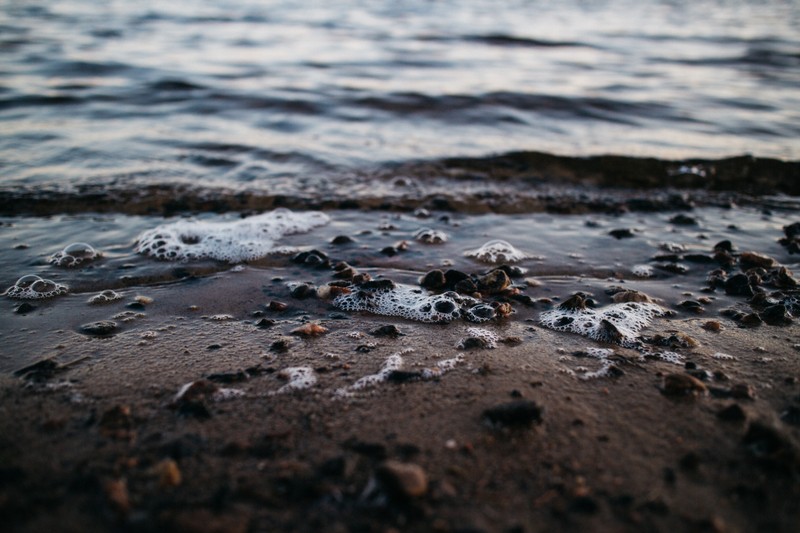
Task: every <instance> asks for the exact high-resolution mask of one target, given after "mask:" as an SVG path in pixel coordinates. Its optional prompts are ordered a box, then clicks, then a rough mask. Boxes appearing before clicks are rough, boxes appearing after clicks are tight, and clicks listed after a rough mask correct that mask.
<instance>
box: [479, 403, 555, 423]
mask: <svg viewBox="0 0 800 533" xmlns="http://www.w3.org/2000/svg"><path fill="white" fill-rule="evenodd" d="M543 413H544V408H543V407H542V406H540V405H539V404H537V403H536V402H534V401H531V400H516V401H513V402H507V403H502V404H499V405H496V406H494V407H490V408H488V409H486V410H485V411H484V412H483V418H484V419H485V420H486V421H487V422H489V423H490V424H491V425H493V426H500V427H514V428H519V427H530V426H532V425H533V424H534V423H535V424H540V423H541V422H542V414H543Z"/></svg>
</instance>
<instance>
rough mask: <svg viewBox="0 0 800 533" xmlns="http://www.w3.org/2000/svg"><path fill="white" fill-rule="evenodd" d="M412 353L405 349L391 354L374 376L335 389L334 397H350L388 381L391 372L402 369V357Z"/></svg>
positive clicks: (410, 350) (409, 349)
mask: <svg viewBox="0 0 800 533" xmlns="http://www.w3.org/2000/svg"><path fill="white" fill-rule="evenodd" d="M413 351H414V349H413V348H406V349H405V350H401V351H399V352H395V353H393V354H392V355H390V356H389V357H387V358H386V361H384V363H383V366H382V367H381V369H380V370H379V371H378V372H377V373H376V374H370V375H368V376H364V377H363V378H360V379H358V381H356V382H355V383H353V384H352V385H350V386H348V387H342V388H341V389H337V390H336V392H335V395H336V396H341V397H348V396H352V395H353V394H354V393H356V392H359V391H363V390H364V389H370V388H372V387H375V386H376V385H380V384H381V383H383V382H385V381H388V379H389V376H391V375H392V372H395V371H397V370H400V369H401V368H403V356H404V355H406V354H409V353H411V352H413Z"/></svg>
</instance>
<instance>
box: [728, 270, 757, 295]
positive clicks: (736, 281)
mask: <svg viewBox="0 0 800 533" xmlns="http://www.w3.org/2000/svg"><path fill="white" fill-rule="evenodd" d="M724 286H725V293H726V294H730V295H732V296H747V297H751V296H753V294H754V293H753V289H752V287H750V279H749V278H748V277H747V276H746V275H744V274H735V275H733V276H731V277H729V278H728V279H727V280H725V285H724Z"/></svg>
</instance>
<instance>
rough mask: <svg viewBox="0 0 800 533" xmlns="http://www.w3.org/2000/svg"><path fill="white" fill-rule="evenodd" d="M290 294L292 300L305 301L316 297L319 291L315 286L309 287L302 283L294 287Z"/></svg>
mask: <svg viewBox="0 0 800 533" xmlns="http://www.w3.org/2000/svg"><path fill="white" fill-rule="evenodd" d="M290 294H291V295H292V298H297V299H298V300H305V299H306V298H311V297H313V296H316V295H317V289H316V288H315V287H314V286H312V285H309V284H308V283H301V284H300V285H297V286H296V287H294V288H293V289H292V290H291V292H290Z"/></svg>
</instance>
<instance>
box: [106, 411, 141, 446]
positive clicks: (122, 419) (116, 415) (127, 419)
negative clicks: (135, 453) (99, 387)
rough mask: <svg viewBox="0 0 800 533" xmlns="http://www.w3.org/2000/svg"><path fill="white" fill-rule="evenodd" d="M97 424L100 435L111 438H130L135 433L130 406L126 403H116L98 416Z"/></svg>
mask: <svg viewBox="0 0 800 533" xmlns="http://www.w3.org/2000/svg"><path fill="white" fill-rule="evenodd" d="M98 426H99V427H100V433H101V434H102V435H104V436H106V437H109V438H112V439H118V440H132V439H133V437H134V435H135V432H134V429H133V416H131V408H130V407H128V406H127V405H116V406H114V407H112V408H111V409H108V410H107V411H106V412H104V413H103V415H102V416H101V417H100V422H99V423H98Z"/></svg>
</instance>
